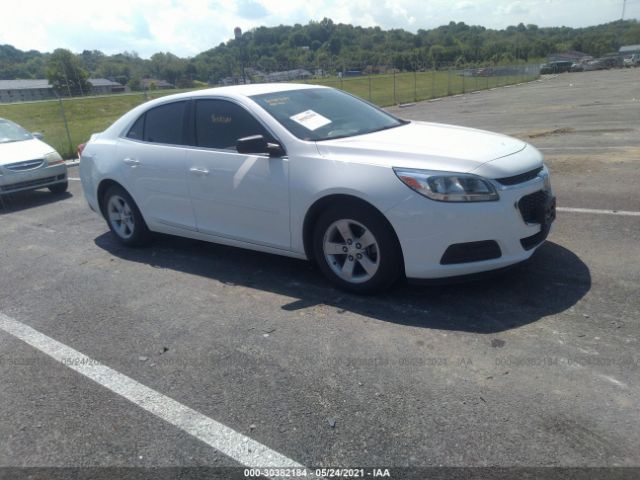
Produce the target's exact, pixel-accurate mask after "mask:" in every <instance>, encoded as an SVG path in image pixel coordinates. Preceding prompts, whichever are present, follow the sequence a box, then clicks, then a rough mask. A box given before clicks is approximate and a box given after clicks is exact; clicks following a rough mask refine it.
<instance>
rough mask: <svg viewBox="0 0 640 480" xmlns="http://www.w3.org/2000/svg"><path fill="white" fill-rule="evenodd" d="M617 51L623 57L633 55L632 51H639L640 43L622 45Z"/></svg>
mask: <svg viewBox="0 0 640 480" xmlns="http://www.w3.org/2000/svg"><path fill="white" fill-rule="evenodd" d="M618 53H619V54H620V56H623V57H626V56H627V55H633V54H634V53H640V45H623V46H622V47H620V49H619V50H618Z"/></svg>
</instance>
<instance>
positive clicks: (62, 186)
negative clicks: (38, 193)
mask: <svg viewBox="0 0 640 480" xmlns="http://www.w3.org/2000/svg"><path fill="white" fill-rule="evenodd" d="M68 188H69V182H66V181H65V182H61V183H56V184H54V185H51V186H49V191H50V192H51V193H54V194H61V193H64V192H66V191H67V190H68Z"/></svg>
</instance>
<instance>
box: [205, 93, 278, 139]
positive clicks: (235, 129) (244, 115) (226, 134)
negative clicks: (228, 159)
mask: <svg viewBox="0 0 640 480" xmlns="http://www.w3.org/2000/svg"><path fill="white" fill-rule="evenodd" d="M195 121H196V122H195V123H196V125H195V126H196V132H195V133H196V135H195V141H196V145H197V146H199V147H208V148H220V149H235V147H236V142H237V141H238V139H239V138H243V137H248V136H251V135H263V136H264V137H265V138H270V137H271V135H269V134H268V133H267V131H266V130H265V128H264V127H263V126H262V125H261V124H260V122H258V120H256V119H255V118H254V117H253V116H252V115H251V114H250V113H249V112H247V111H246V110H245V109H244V108H242V107H240V106H239V105H236V104H235V103H232V102H228V101H226V100H197V101H196V115H195Z"/></svg>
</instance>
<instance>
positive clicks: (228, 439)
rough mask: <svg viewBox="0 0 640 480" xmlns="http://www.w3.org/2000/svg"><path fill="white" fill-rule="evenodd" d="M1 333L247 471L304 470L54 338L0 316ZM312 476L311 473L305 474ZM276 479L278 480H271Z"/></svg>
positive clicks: (243, 436) (268, 449) (287, 459)
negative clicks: (244, 467) (182, 431)
mask: <svg viewBox="0 0 640 480" xmlns="http://www.w3.org/2000/svg"><path fill="white" fill-rule="evenodd" d="M0 330H4V331H5V332H7V333H9V334H11V335H13V336H14V337H16V338H19V339H20V340H22V341H23V342H25V343H27V344H28V345H31V346H32V347H34V348H36V349H38V350H40V351H41V352H43V353H45V354H47V355H49V356H50V357H52V358H53V359H54V360H57V361H58V362H60V363H62V364H63V365H65V366H67V367H69V368H71V369H72V370H75V371H76V372H78V373H80V374H82V375H84V376H85V377H87V378H90V379H91V380H93V381H94V382H96V383H98V384H99V385H102V386H103V387H105V388H107V389H109V390H111V391H112V392H114V393H116V394H118V395H120V396H122V397H124V398H126V399H127V400H129V401H130V402H132V403H134V404H136V405H137V406H139V407H140V408H143V409H145V410H146V411H148V412H150V413H152V414H154V415H155V416H157V417H159V418H161V419H162V420H164V421H166V422H168V423H170V424H172V425H174V426H175V427H177V428H179V429H181V430H184V431H185V432H187V433H188V434H190V435H192V436H193V437H195V438H197V439H198V440H201V441H202V442H204V443H206V444H208V445H210V446H211V447H213V448H215V449H216V450H218V451H220V452H222V453H223V454H225V455H227V456H228V457H230V458H232V459H234V460H235V461H237V462H239V463H240V464H242V465H244V466H247V467H254V468H256V467H265V468H299V469H303V468H305V467H304V466H303V465H300V464H299V463H297V462H295V461H293V460H291V459H290V458H287V457H285V456H284V455H282V454H280V453H278V452H276V451H274V450H271V449H270V448H268V447H266V446H265V445H262V444H261V443H259V442H257V441H255V440H253V439H251V438H249V437H247V436H245V435H243V434H241V433H239V432H236V431H235V430H233V429H231V428H229V427H227V426H226V425H223V424H222V423H219V422H217V421H215V420H213V419H211V418H209V417H207V416H205V415H203V414H202V413H200V412H197V411H195V410H193V409H191V408H189V407H187V406H185V405H182V404H181V403H179V402H177V401H175V400H173V399H171V398H169V397H167V396H165V395H163V394H161V393H159V392H156V391H155V390H153V389H151V388H149V387H146V386H144V385H142V384H141V383H139V382H136V381H135V380H133V379H132V378H130V377H127V376H126V375H123V374H122V373H119V372H117V371H115V370H113V369H112V368H109V367H107V366H104V365H101V364H100V363H99V362H97V361H96V360H93V359H92V358H90V357H87V356H86V355H84V354H82V353H80V352H78V351H77V350H74V349H73V348H71V347H68V346H66V345H64V344H62V343H60V342H58V341H57V340H54V339H53V338H50V337H48V336H46V335H44V334H43V333H40V332H38V331H37V330H35V329H33V328H31V327H29V326H28V325H25V324H24V323H21V322H19V321H17V320H15V319H13V318H11V317H8V316H7V315H4V314H3V313H0ZM308 472H309V473H311V471H310V470H309V471H308ZM272 478H277V477H272Z"/></svg>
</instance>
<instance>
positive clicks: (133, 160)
mask: <svg viewBox="0 0 640 480" xmlns="http://www.w3.org/2000/svg"><path fill="white" fill-rule="evenodd" d="M122 161H123V162H124V163H126V164H127V165H131V166H132V167H135V166H137V165H140V160H138V159H137V158H129V157H127V158H123V159H122Z"/></svg>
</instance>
